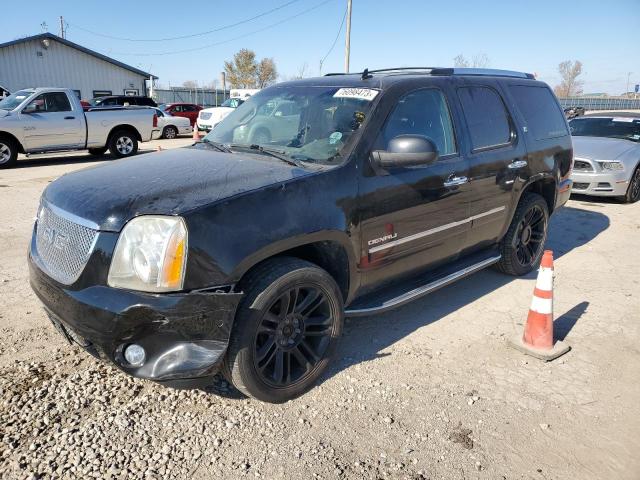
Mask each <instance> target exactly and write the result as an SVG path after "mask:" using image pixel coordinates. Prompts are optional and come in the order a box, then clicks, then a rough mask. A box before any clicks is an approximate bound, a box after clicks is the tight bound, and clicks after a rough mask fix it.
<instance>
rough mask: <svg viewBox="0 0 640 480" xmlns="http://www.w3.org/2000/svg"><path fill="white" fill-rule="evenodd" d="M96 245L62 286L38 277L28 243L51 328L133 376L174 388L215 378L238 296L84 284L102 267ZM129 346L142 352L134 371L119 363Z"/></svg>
mask: <svg viewBox="0 0 640 480" xmlns="http://www.w3.org/2000/svg"><path fill="white" fill-rule="evenodd" d="M107 243H110V244H112V243H113V241H108V242H107ZM99 244H100V240H99V241H98V245H97V249H96V251H95V252H94V254H93V255H92V257H91V258H90V259H89V262H88V263H87V266H86V267H85V272H83V274H81V275H80V278H79V279H78V280H77V281H76V282H75V283H74V284H73V285H70V286H67V285H62V284H60V283H58V282H57V281H55V280H53V279H52V278H51V277H49V276H48V275H47V274H46V273H44V272H43V271H42V269H41V268H40V267H39V265H38V262H39V259H38V257H37V251H36V248H35V240H32V242H31V249H30V252H29V273H30V283H31V287H32V288H33V290H34V292H35V293H36V295H37V296H38V298H39V299H40V300H41V301H42V303H43V304H44V307H45V310H46V311H47V313H48V314H49V316H50V318H51V319H52V321H53V322H54V325H56V324H58V325H56V326H60V325H61V326H62V328H59V330H60V331H61V333H63V334H65V336H66V337H67V339H68V340H69V339H70V340H73V341H74V342H76V343H78V344H79V345H80V346H82V347H83V348H85V349H86V350H87V351H89V352H90V353H92V354H93V355H95V356H97V357H99V358H101V359H103V360H107V361H110V362H111V363H113V364H114V365H116V366H117V367H118V368H120V369H121V370H123V371H124V372H126V373H128V374H130V375H133V376H135V377H139V378H145V379H149V380H154V381H157V382H163V383H169V384H171V385H174V386H180V384H185V382H186V383H187V384H189V385H195V384H197V382H195V383H194V382H192V381H191V380H192V379H198V378H200V379H203V380H204V379H208V378H210V377H211V376H212V375H214V374H215V373H217V371H218V370H219V368H220V365H221V363H222V360H223V358H224V353H225V351H226V348H227V344H228V342H229V336H230V333H231V326H232V324H233V319H234V316H235V311H236V308H237V305H238V302H239V301H240V298H241V297H242V294H238V293H228V292H223V291H220V290H206V291H192V292H187V293H175V294H151V293H142V292H133V291H129V290H121V289H116V288H111V287H108V286H105V285H96V284H91V282H90V281H87V277H91V276H92V275H93V274H92V273H91V270H95V268H96V265H95V263H100V262H104V256H103V254H104V251H100V250H101V249H100V245H99ZM101 256H102V258H94V257H101ZM92 262H93V263H94V264H93V265H92ZM133 343H135V344H138V345H141V346H142V347H143V348H144V349H145V353H146V359H145V361H144V363H143V364H142V365H141V366H138V367H134V366H132V365H129V364H128V363H127V362H126V360H125V359H124V357H123V349H124V348H125V347H126V346H128V345H129V344H133Z"/></svg>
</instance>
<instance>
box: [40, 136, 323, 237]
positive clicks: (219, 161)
mask: <svg viewBox="0 0 640 480" xmlns="http://www.w3.org/2000/svg"><path fill="white" fill-rule="evenodd" d="M311 173H313V172H311V171H307V170H305V169H302V168H298V167H295V166H293V165H288V164H286V163H284V162H281V161H280V160H278V159H275V158H270V157H267V156H264V155H252V154H243V153H223V152H217V151H215V150H212V149H208V148H206V149H205V148H179V149H175V150H165V151H161V152H155V153H149V154H146V155H140V156H137V157H134V158H127V159H123V160H118V161H114V162H112V163H106V164H102V165H99V166H96V167H90V168H87V169H85V170H80V171H77V172H73V173H68V174H66V175H64V176H62V177H60V178H59V179H57V180H56V181H54V182H52V183H51V184H49V186H48V187H47V189H46V190H45V192H44V194H43V196H44V198H45V200H46V201H47V202H50V203H51V204H53V205H55V206H56V207H59V208H61V209H63V210H66V211H67V212H69V213H72V214H74V215H77V216H79V217H82V218H84V219H86V220H90V221H92V222H94V223H96V224H98V225H99V228H100V230H105V231H120V229H121V228H122V227H123V226H124V224H125V223H126V222H127V221H128V220H130V219H131V218H133V217H135V216H138V215H153V214H156V215H180V214H182V213H184V212H187V211H189V210H192V209H194V208H197V207H201V206H204V205H207V204H211V203H214V202H217V201H220V200H224V199H225V198H228V197H231V196H233V195H237V194H241V193H245V192H248V191H251V190H255V189H257V188H260V187H264V186H267V185H271V184H274V183H279V182H284V181H287V180H291V179H293V178H296V177H301V176H305V175H309V174H311Z"/></svg>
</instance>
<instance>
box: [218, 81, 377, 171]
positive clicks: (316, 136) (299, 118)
mask: <svg viewBox="0 0 640 480" xmlns="http://www.w3.org/2000/svg"><path fill="white" fill-rule="evenodd" d="M377 94H378V91H377V90H372V89H368V88H358V89H355V88H339V87H307V86H284V87H277V86H276V87H271V88H268V89H266V90H262V91H260V92H259V93H257V94H256V95H253V96H252V97H251V98H249V99H248V100H247V101H246V102H244V103H243V104H242V105H240V106H239V107H238V108H237V109H235V110H234V111H233V112H232V113H230V114H229V115H228V116H227V117H225V118H224V120H222V121H221V122H220V123H219V124H218V126H216V127H215V128H214V129H213V130H212V131H211V133H209V135H207V136H206V137H205V138H206V139H208V140H209V141H212V142H218V143H223V144H228V145H231V147H232V148H233V147H234V146H238V145H245V146H250V145H257V146H259V147H262V148H264V149H272V150H277V151H278V152H279V153H282V154H283V155H286V156H288V157H290V158H291V159H293V160H302V161H312V162H317V163H325V164H336V163H337V162H338V159H339V158H340V157H341V152H342V151H343V149H344V148H345V147H346V146H347V145H348V144H349V141H350V139H351V138H354V137H355V135H354V134H355V132H356V131H357V130H358V129H359V128H360V126H361V125H362V124H363V123H364V121H365V119H366V118H367V116H368V115H369V113H370V111H371V108H372V104H373V100H374V99H375V97H376V96H377Z"/></svg>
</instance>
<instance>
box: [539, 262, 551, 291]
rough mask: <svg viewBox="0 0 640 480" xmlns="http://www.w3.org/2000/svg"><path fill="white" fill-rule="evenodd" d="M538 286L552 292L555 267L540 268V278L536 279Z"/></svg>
mask: <svg viewBox="0 0 640 480" xmlns="http://www.w3.org/2000/svg"><path fill="white" fill-rule="evenodd" d="M536 288H537V289H538V290H546V291H547V292H550V291H552V290H553V269H552V268H544V267H541V268H540V273H538V279H537V280H536Z"/></svg>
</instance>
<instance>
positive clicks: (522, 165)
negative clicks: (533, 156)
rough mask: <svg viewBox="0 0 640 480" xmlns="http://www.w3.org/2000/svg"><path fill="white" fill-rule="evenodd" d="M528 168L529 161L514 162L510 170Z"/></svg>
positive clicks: (510, 165)
mask: <svg viewBox="0 0 640 480" xmlns="http://www.w3.org/2000/svg"><path fill="white" fill-rule="evenodd" d="M526 166H527V161H526V160H514V161H513V162H511V163H510V164H509V168H511V169H516V168H522V167H526Z"/></svg>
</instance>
